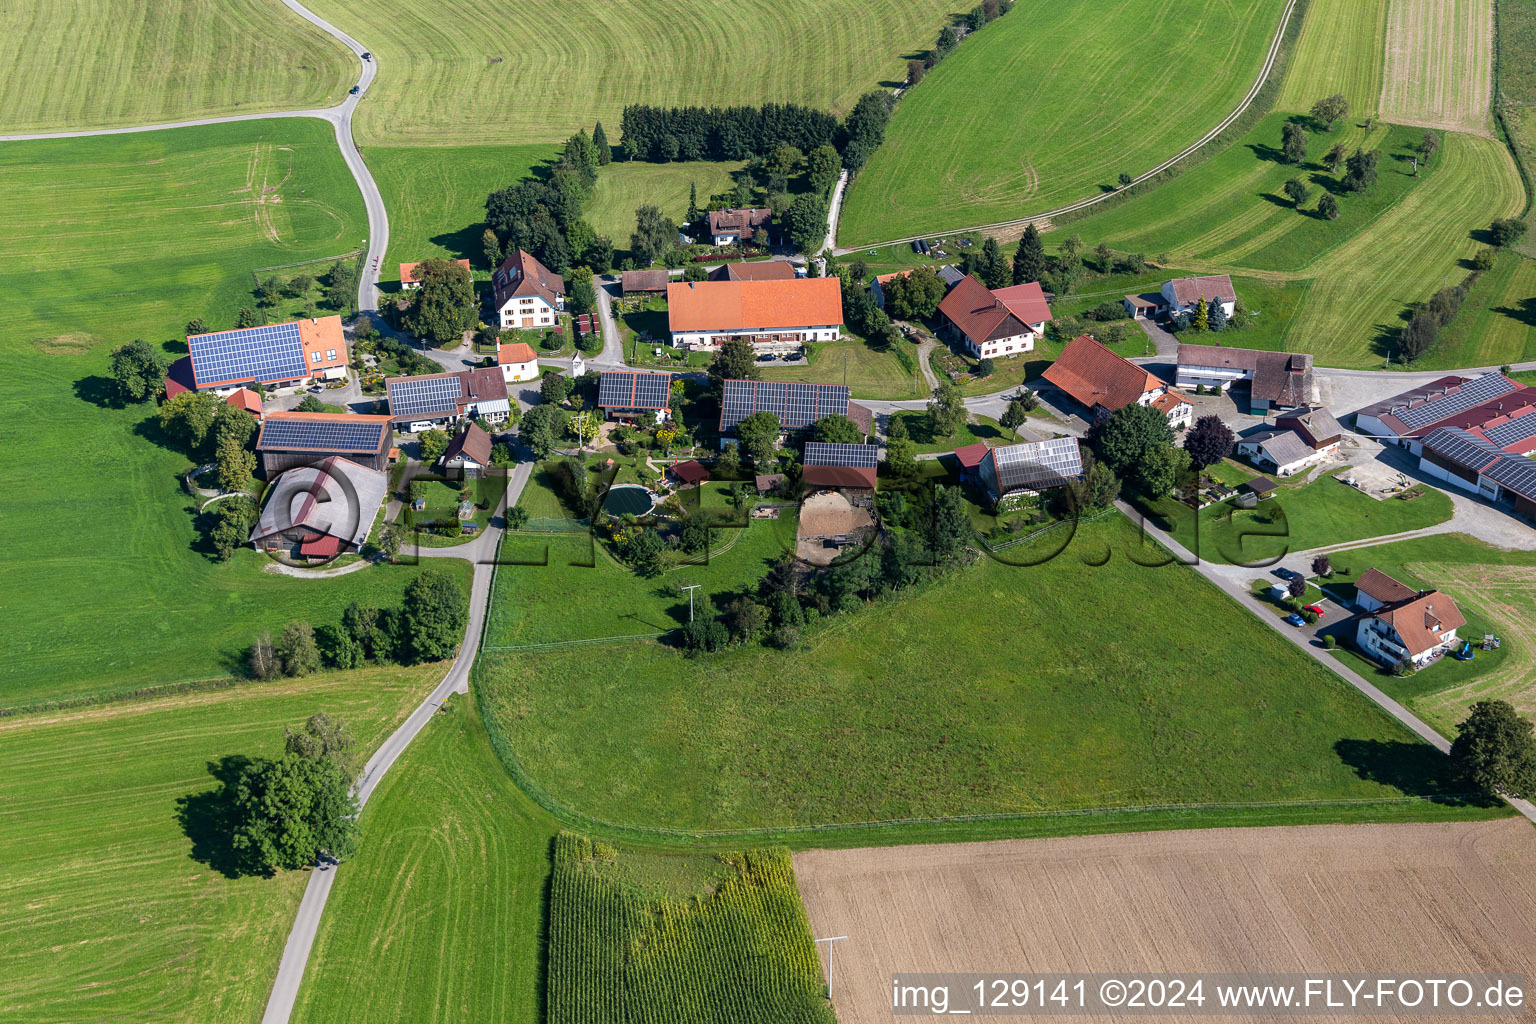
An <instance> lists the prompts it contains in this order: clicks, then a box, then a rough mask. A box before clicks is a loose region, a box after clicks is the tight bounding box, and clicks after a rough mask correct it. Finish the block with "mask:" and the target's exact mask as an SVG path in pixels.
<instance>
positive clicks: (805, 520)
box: [795, 491, 875, 565]
mask: <svg viewBox="0 0 1536 1024" xmlns="http://www.w3.org/2000/svg"><path fill="white" fill-rule="evenodd" d="M874 525H875V517H874V516H873V515H872V514H871V513H870V511H869V509H867V508H861V507H860V506H858V505H855V504H853V503H852V502H850V501H849V500H848V498H847V497H846V496H844V495H843V494H842V493H841V492H840V491H820V492H818V493H816V494H813V495H811V496H810V497H808V498H806V499H805V500H804V501H803V502H801V504H800V529H799V533H798V535H797V536H796V538H795V540H796V545H795V551H796V554H797V555H798V556H799V557H800V558H802V559H804V560H805V561H807V562H809V563H811V564H812V565H829V564H831V562H832V560H833V559H834V558H836V557H837V556H838V554H839V553H840V552H839V551H838V549H837V548H829V547H826V546H825V545H824V544H823V543H822V540H823V539H824V538H827V537H837V536H848V535H852V534H857V533H860V532H861V531H864V530H867V529H868V528H869V527H871V526H874Z"/></svg>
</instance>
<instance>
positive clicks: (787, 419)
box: [720, 380, 848, 430]
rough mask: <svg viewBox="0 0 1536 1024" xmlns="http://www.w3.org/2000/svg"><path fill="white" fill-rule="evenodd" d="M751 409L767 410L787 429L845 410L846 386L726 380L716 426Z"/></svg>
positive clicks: (739, 418) (727, 426) (722, 426)
mask: <svg viewBox="0 0 1536 1024" xmlns="http://www.w3.org/2000/svg"><path fill="white" fill-rule="evenodd" d="M754 412H771V413H773V414H774V415H775V416H777V417H778V418H779V423H780V424H782V425H783V426H784V427H786V428H788V429H791V430H798V429H800V428H801V427H808V426H810V425H811V424H812V423H815V422H816V421H817V420H819V419H821V418H822V417H823V416H831V415H833V414H834V413H836V414H838V415H843V416H846V415H847V414H848V388H846V387H844V386H843V385H841V384H791V383H783V382H780V381H766V380H728V381H726V382H725V387H724V393H723V394H722V396H721V401H720V429H721V430H730V429H731V428H733V427H735V426H736V424H738V423H740V422H741V421H742V420H743V419H745V418H746V417H748V416H750V415H751V414H752V413H754Z"/></svg>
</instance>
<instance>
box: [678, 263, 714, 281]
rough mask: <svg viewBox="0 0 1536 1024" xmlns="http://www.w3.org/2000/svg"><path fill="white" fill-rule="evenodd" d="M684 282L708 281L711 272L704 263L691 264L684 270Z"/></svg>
mask: <svg viewBox="0 0 1536 1024" xmlns="http://www.w3.org/2000/svg"><path fill="white" fill-rule="evenodd" d="M683 280H684V281H707V280H709V270H708V269H707V268H706V267H705V266H704V264H702V263H690V264H688V265H687V266H686V267H684V268H683Z"/></svg>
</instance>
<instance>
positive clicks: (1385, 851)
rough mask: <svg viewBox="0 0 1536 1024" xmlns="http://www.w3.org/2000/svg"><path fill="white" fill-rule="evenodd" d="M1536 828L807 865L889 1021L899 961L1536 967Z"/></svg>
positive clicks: (1219, 836)
mask: <svg viewBox="0 0 1536 1024" xmlns="http://www.w3.org/2000/svg"><path fill="white" fill-rule="evenodd" d="M1530 832H1531V828H1530V824H1529V823H1528V822H1526V821H1523V820H1506V821H1495V822H1483V823H1476V824H1465V823H1463V824H1422V825H1351V826H1348V827H1337V826H1321V827H1310V828H1262V829H1221V830H1214V831H1213V830H1206V831H1199V832H1159V833H1145V834H1133V835H1119V836H1091V837H1082V838H1073V839H1031V840H1022V841H1014V842H993V843H972V844H963V845H948V846H906V847H900V848H884V849H860V850H807V851H804V852H801V853H797V854H795V857H794V864H795V874H796V876H797V877H798V878H799V881H800V888H801V891H802V893H803V894H804V897H805V905H806V910H807V912H808V914H809V915H810V920H811V927H812V929H813V930H814V931H815V933H816V934H817V935H846V936H848V938H847V940H846V941H843V942H840V943H838V944H837V946H838V949H837V970H836V972H835V974H834V976H833V979H832V1003H833V1006H834V1007H835V1008H836V1010H837V1019H838V1020H839V1021H841V1022H842V1024H876V1022H881V1024H883V1022H885V1021H888V1020H890V1019H891V975H892V974H896V973H901V972H973V973H980V972H987V973H990V972H996V971H998V970H1000V969H1003V970H1008V971H1017V972H1021V973H1023V972H1027V973H1031V974H1034V973H1052V972H1063V973H1079V972H1099V973H1105V974H1110V975H1114V976H1120V977H1123V976H1124V975H1125V974H1126V973H1129V972H1143V973H1178V974H1190V973H1222V972H1233V973H1256V974H1259V973H1285V972H1297V973H1303V972H1308V971H1316V970H1318V969H1319V965H1320V964H1321V965H1326V969H1327V970H1329V971H1337V972H1341V973H1349V972H1360V973H1362V974H1373V973H1375V972H1377V971H1380V970H1382V969H1383V968H1382V965H1383V964H1398V965H1402V969H1405V970H1406V969H1409V965H1413V969H1417V970H1432V971H1435V972H1442V973H1439V974H1437V975H1436V976H1442V977H1443V976H1449V975H1452V974H1455V973H1458V972H1467V973H1473V972H1488V973H1506V972H1507V973H1514V974H1526V975H1528V974H1529V973H1530V972H1531V971H1532V969H1533V968H1536V960H1533V957H1532V950H1536V927H1533V925H1532V923H1531V922H1532V920H1533V918H1536V882H1533V879H1536V844H1533V843H1532V842H1531V835H1530ZM1000 964H1005V965H1007V967H1006V968H1000V967H999V965H1000ZM1206 995H1207V997H1208V1001H1207V1002H1206V1003H1205V1004H1204V1007H1205V1008H1206V1009H1207V1010H1208V1011H1209V1010H1211V1008H1212V1006H1213V1005H1214V1003H1215V999H1216V994H1215V993H1214V992H1210V991H1208V992H1206ZM951 1005H952V1006H954V1005H957V1004H953V1003H952V1004H951ZM1030 1019H1049V1018H1040V1017H1031V1018H1030ZM1098 1019H1101V1020H1106V1021H1108V1020H1114V1021H1129V1020H1136V1019H1140V1018H1137V1017H1135V1016H1129V1015H1106V1016H1104V1017H1101V1018H1098ZM1185 1019H1198V1020H1207V1019H1209V1020H1220V1019H1230V1018H1223V1017H1222V1016H1220V1015H1219V1012H1218V1013H1211V1014H1210V1015H1208V1016H1202V1015H1199V1014H1195V1013H1190V1014H1188V1015H1186V1017H1185ZM1329 1019H1337V1020H1343V1019H1358V1017H1349V1018H1345V1017H1335V1018H1329ZM1373 1019H1379V1020H1395V1021H1405V1022H1406V1021H1412V1020H1421V1019H1422V1017H1415V1016H1411V1015H1410V1016H1404V1015H1392V1014H1388V1015H1385V1016H1381V1017H1377V1018H1373ZM1467 1019H1473V1018H1467ZM1476 1019H1478V1020H1488V1021H1492V1020H1508V1019H1510V1018H1509V1017H1508V1016H1507V1015H1506V1016H1504V1017H1495V1016H1491V1015H1490V1016H1482V1017H1477V1018H1476Z"/></svg>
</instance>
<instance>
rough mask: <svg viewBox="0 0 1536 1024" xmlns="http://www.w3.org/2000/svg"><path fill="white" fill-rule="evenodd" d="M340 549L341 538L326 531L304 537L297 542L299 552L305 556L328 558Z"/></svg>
mask: <svg viewBox="0 0 1536 1024" xmlns="http://www.w3.org/2000/svg"><path fill="white" fill-rule="evenodd" d="M340 551H341V538H340V537H333V536H331V535H330V534H328V533H320V534H315V535H314V536H311V537H306V538H305V539H304V540H303V541H302V542H301V543H300V544H299V554H301V555H303V556H305V557H306V558H330V557H331V556H332V555H335V554H337V553H338V552H340Z"/></svg>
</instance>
